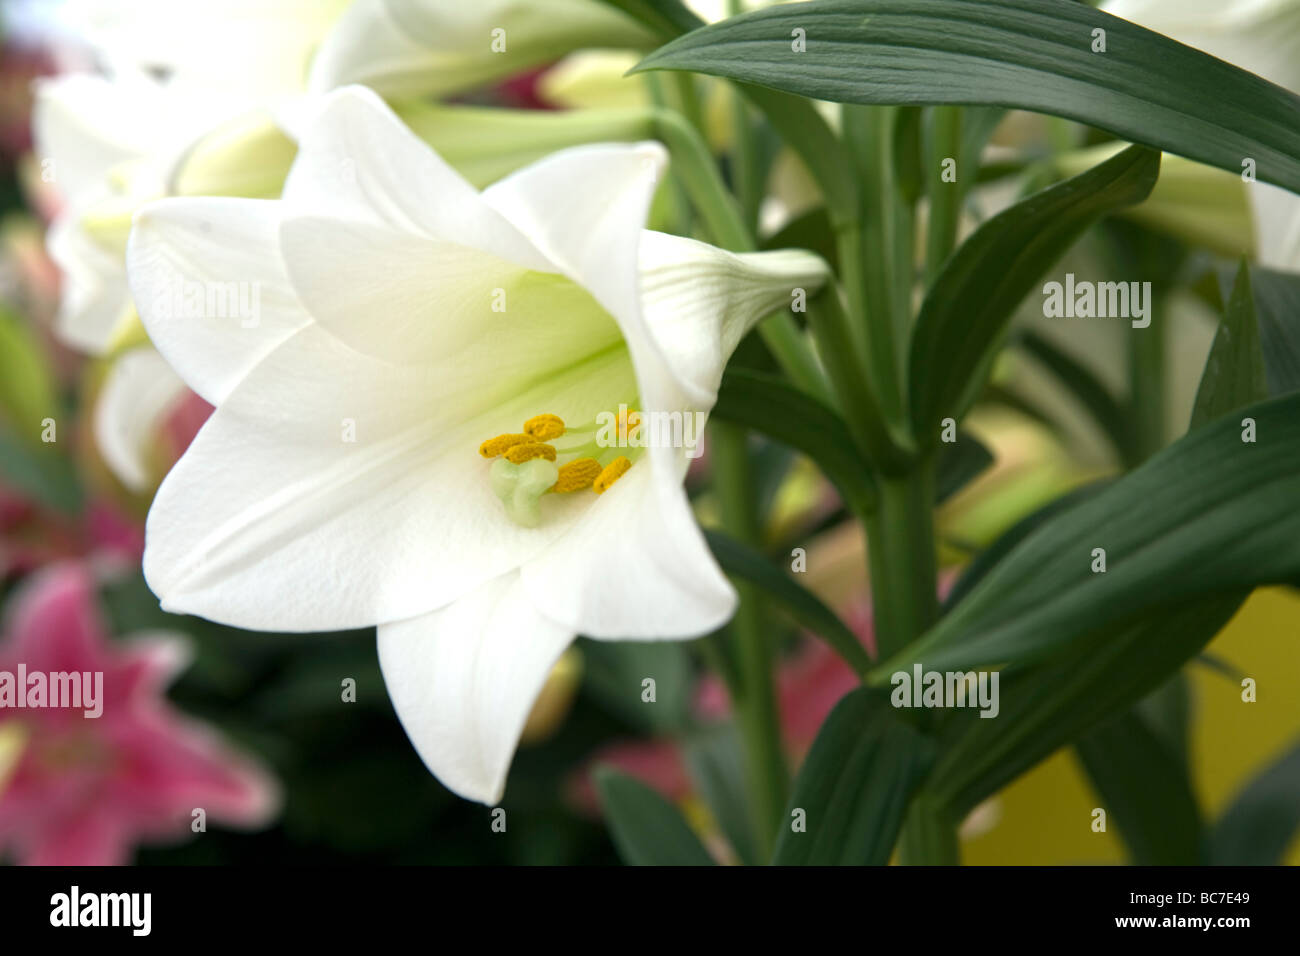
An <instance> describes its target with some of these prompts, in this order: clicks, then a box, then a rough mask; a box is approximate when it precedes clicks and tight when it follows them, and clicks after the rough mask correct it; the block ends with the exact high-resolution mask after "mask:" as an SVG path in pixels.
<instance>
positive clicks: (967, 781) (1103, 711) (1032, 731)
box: [926, 591, 1246, 818]
mask: <svg viewBox="0 0 1300 956" xmlns="http://www.w3.org/2000/svg"><path fill="white" fill-rule="evenodd" d="M1245 598H1246V593H1245V592H1242V591H1239V592H1237V593H1235V594H1231V595H1225V596H1223V597H1215V598H1208V599H1201V600H1196V601H1191V602H1189V603H1187V604H1186V605H1183V606H1182V607H1179V608H1177V609H1175V610H1174V611H1172V612H1170V613H1153V614H1151V615H1149V616H1148V617H1146V618H1144V619H1143V620H1141V621H1139V622H1137V623H1135V624H1131V625H1128V626H1124V627H1120V628H1114V627H1104V628H1100V629H1098V630H1096V631H1093V632H1092V633H1090V634H1089V635H1088V636H1087V637H1086V638H1085V639H1084V640H1082V641H1080V642H1079V643H1078V644H1077V645H1076V646H1074V647H1071V648H1070V649H1069V650H1067V651H1066V652H1065V653H1063V654H1061V655H1059V656H1057V657H1054V658H1052V659H1051V660H1048V661H1044V662H1043V663H1041V664H1037V665H1033V666H1031V667H1029V668H1026V669H1025V670H1022V671H1020V672H1018V673H1007V674H1004V675H1003V679H1002V680H1001V681H1000V688H999V701H1000V705H1001V709H1000V712H999V714H998V716H997V717H996V718H992V719H985V718H981V717H980V716H979V714H978V712H976V711H972V710H964V711H960V712H955V713H954V714H953V715H952V717H951V719H949V720H948V721H946V722H945V723H944V726H943V728H942V731H941V734H940V736H941V747H942V749H941V755H940V757H939V759H938V761H937V762H936V763H935V767H934V771H933V773H932V774H931V778H930V780H929V781H928V782H927V784H926V786H927V788H928V789H930V790H932V791H933V792H934V793H935V794H936V795H938V796H939V797H941V798H942V800H943V801H944V803H945V804H946V805H947V806H949V807H951V808H952V809H953V812H954V813H955V814H956V815H957V817H958V818H960V817H961V816H962V815H964V814H966V813H968V812H969V811H970V810H971V809H973V808H974V807H975V806H976V805H977V804H979V803H980V802H981V801H983V800H986V799H987V798H988V797H990V796H992V795H993V794H994V793H996V792H997V791H998V790H1000V789H1001V788H1002V787H1004V786H1006V785H1007V784H1008V783H1010V782H1011V781H1012V780H1014V779H1015V778H1016V777H1018V776H1019V775H1020V774H1022V773H1024V772H1025V771H1026V770H1028V769H1030V768H1031V767H1033V766H1034V765H1035V764H1037V763H1038V762H1039V761H1041V760H1044V759H1046V758H1047V757H1049V756H1051V755H1052V754H1053V753H1055V752H1056V751H1057V750H1059V749H1060V748H1061V747H1063V746H1065V745H1067V744H1069V743H1071V742H1072V741H1074V740H1076V739H1078V737H1079V735H1081V734H1083V733H1085V732H1087V731H1088V730H1089V729H1090V728H1092V727H1095V726H1097V725H1098V724H1099V723H1100V722H1102V721H1104V720H1106V719H1108V718H1110V717H1111V716H1113V715H1114V714H1115V713H1117V712H1120V711H1123V710H1125V709H1127V708H1129V707H1131V706H1133V705H1134V704H1135V703H1136V702H1137V701H1139V700H1140V699H1141V698H1143V697H1145V696H1146V695H1147V694H1149V693H1150V692H1151V691H1152V690H1154V689H1155V688H1157V687H1159V686H1160V685H1161V684H1162V683H1164V682H1165V681H1167V680H1168V679H1169V678H1170V676H1171V675H1173V674H1175V673H1177V671H1178V669H1179V668H1180V667H1182V666H1183V664H1185V663H1186V662H1187V661H1188V660H1190V659H1192V658H1193V657H1195V656H1196V654H1197V653H1198V652H1199V651H1200V650H1201V649H1202V648H1204V647H1205V645H1206V644H1208V643H1209V642H1210V641H1211V640H1212V639H1213V638H1214V635H1215V634H1217V633H1218V632H1219V630H1220V629H1221V628H1222V627H1223V625H1224V624H1226V623H1227V622H1228V620H1229V619H1230V618H1231V617H1232V615H1233V614H1234V613H1236V610H1237V608H1238V607H1240V605H1241V603H1242V602H1243V601H1244V600H1245Z"/></svg>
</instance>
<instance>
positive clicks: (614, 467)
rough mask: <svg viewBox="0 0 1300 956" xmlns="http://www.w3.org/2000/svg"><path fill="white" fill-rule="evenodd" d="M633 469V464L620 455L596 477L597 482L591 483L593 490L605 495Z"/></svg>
mask: <svg viewBox="0 0 1300 956" xmlns="http://www.w3.org/2000/svg"><path fill="white" fill-rule="evenodd" d="M631 467H632V462H631V461H630V460H629V459H627V458H626V457H624V456H623V455H619V456H618V457H617V458H615V459H614V460H613V461H611V462H610V463H609V464H608V465H606V466H605V467H604V469H603V470H602V471H601V473H600V474H599V475H597V476H596V480H595V481H593V482H592V483H591V487H592V489H593V490H594V491H595V492H596V494H598V495H603V494H604V493H605V492H606V491H608V490H609V488H610V486H611V485H612V484H614V482H616V481H618V480H619V479H620V478H622V477H623V476H624V475H625V474H627V470H628V469H629V468H631Z"/></svg>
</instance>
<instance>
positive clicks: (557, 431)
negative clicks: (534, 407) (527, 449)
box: [524, 415, 564, 441]
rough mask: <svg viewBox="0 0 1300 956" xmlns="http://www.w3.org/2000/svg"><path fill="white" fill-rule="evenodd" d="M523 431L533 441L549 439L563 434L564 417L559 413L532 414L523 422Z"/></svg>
mask: <svg viewBox="0 0 1300 956" xmlns="http://www.w3.org/2000/svg"><path fill="white" fill-rule="evenodd" d="M524 431H526V432H527V433H528V434H529V435H531V436H532V438H533V441H551V440H552V439H554V438H559V437H560V436H561V435H563V434H564V419H563V418H561V417H560V416H559V415H534V416H533V417H532V418H530V419H528V421H526V422H524Z"/></svg>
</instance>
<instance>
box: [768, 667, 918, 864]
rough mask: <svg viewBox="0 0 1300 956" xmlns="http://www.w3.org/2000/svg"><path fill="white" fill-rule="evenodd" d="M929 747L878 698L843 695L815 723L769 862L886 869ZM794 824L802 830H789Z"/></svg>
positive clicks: (868, 693) (865, 694)
mask: <svg viewBox="0 0 1300 956" xmlns="http://www.w3.org/2000/svg"><path fill="white" fill-rule="evenodd" d="M933 757H934V745H933V743H932V742H931V741H930V740H929V739H928V738H927V737H925V736H923V735H922V734H921V732H920V731H919V730H917V729H916V728H915V727H913V726H912V725H911V724H908V723H905V722H904V721H902V720H899V719H898V716H897V715H896V714H895V713H894V711H893V709H892V708H891V707H890V706H889V704H888V702H887V701H885V700H884V699H883V698H882V696H881V695H879V694H878V693H873V692H872V691H869V690H867V689H866V688H859V689H858V690H855V691H853V692H852V693H850V694H848V695H846V696H845V697H844V698H843V699H842V700H841V701H840V702H839V703H838V704H836V705H835V709H834V710H832V711H831V713H830V716H829V717H827V718H826V723H824V724H822V729H821V732H820V733H818V735H817V739H816V740H815V741H814V742H813V745H812V750H811V751H809V753H808V757H807V759H806V760H805V761H804V765H803V768H802V769H801V770H800V771H799V776H798V778H797V779H796V780H795V782H794V793H793V795H792V796H791V797H790V805H789V807H787V808H786V815H785V821H784V824H783V826H782V829H781V835H780V836H779V837H778V838H777V843H776V853H775V856H774V858H773V861H772V862H773V863H776V864H779V865H793V866H833V865H862V866H881V865H884V864H885V863H888V862H889V856H890V853H891V852H892V851H893V848H894V844H895V842H897V840H898V831H899V827H901V826H902V823H903V815H904V813H905V812H906V810H907V805H908V801H909V800H910V799H911V797H912V794H913V793H914V792H915V790H916V788H917V787H918V786H919V785H920V783H921V780H922V779H923V778H924V776H925V772H926V770H927V769H928V767H929V765H930V761H931V760H932V759H933ZM800 820H802V823H803V824H804V827H805V829H804V830H803V831H802V832H800V831H798V830H796V829H795V825H796V824H797V823H798V822H799V821H800Z"/></svg>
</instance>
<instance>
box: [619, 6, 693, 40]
mask: <svg viewBox="0 0 1300 956" xmlns="http://www.w3.org/2000/svg"><path fill="white" fill-rule="evenodd" d="M604 2H605V3H607V4H609V5H610V6H611V7H617V8H618V9H619V10H622V11H623V12H624V13H626V14H627V15H628V16H630V17H632V18H633V19H635V20H637V21H639V22H640V23H642V24H644V25H645V26H647V27H649V28H650V29H651V30H654V31H655V32H656V33H658V34H660V35H661V36H664V37H674V36H677V35H678V34H680V33H686V32H688V31H690V30H694V29H695V28H696V27H701V26H703V25H704V21H703V20H701V19H700V18H699V17H698V16H696V15H695V13H694V12H692V11H691V10H690V8H689V7H687V6H686V5H685V4H683V3H682V2H681V0H604Z"/></svg>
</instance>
